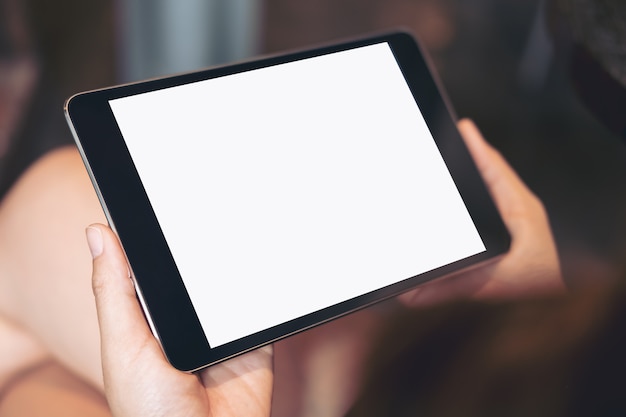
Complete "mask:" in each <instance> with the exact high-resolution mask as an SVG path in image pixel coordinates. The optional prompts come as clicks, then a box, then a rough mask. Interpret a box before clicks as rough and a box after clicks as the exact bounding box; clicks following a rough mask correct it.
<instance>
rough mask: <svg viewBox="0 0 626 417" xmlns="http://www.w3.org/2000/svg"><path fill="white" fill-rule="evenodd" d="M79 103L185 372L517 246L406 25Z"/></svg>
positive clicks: (149, 297)
mask: <svg viewBox="0 0 626 417" xmlns="http://www.w3.org/2000/svg"><path fill="white" fill-rule="evenodd" d="M66 113H67V117H68V121H69V122H70V125H71V127H72V130H73V133H74V135H75V138H76V141H77V143H78V146H79V148H80V149H81V153H82V155H83V158H84V161H85V164H86V166H87V168H88V170H89V172H90V175H91V177H92V181H93V183H94V186H95V188H96V190H97V192H98V195H99V196H100V199H101V202H102V204H103V207H104V209H105V213H106V214H107V217H108V220H109V222H110V224H111V226H112V227H113V228H114V229H115V231H116V232H117V234H118V236H119V238H120V241H121V243H122V245H123V247H124V251H125V254H126V257H127V259H128V261H129V264H130V267H131V269H132V274H133V279H134V280H135V283H136V288H137V293H138V294H139V297H140V299H141V301H142V304H143V308H144V311H145V313H146V316H147V317H148V320H149V321H150V324H151V326H152V330H153V332H154V334H155V335H156V336H157V338H158V339H159V341H160V343H161V346H162V348H163V350H164V352H165V354H166V355H167V357H168V359H169V360H170V362H171V363H172V364H173V365H174V366H176V367H177V368H179V369H182V370H186V371H193V370H196V369H200V368H202V367H205V366H207V365H210V364H213V363H216V362H218V361H221V360H223V359H226V358H229V357H232V356H234V355H237V354H240V353H242V352H245V351H249V350H252V349H254V348H256V347H259V346H262V345H265V344H268V343H271V342H272V341H274V340H277V339H280V338H282V337H285V336H287V335H289V334H293V333H295V332H298V331H301V330H304V329H306V328H309V327H312V326H315V325H317V324H320V323H323V322H325V321H328V320H331V319H333V318H335V317H339V316H342V315H344V314H347V313H349V312H351V311H354V310H356V309H359V308H362V307H365V306H367V305H370V304H372V303H374V302H377V301H380V300H382V299H385V298H388V297H391V296H393V295H397V294H399V293H401V292H404V291H406V290H408V289H411V288H413V287H415V286H416V285H419V284H421V283H424V282H426V281H429V280H432V279H434V278H437V277H440V276H443V275H447V274H450V273H453V272H455V271H459V270H461V269H463V268H466V267H470V266H475V265H476V264H478V263H482V262H488V261H490V260H492V259H494V258H495V257H498V256H500V255H501V254H503V253H504V252H506V250H507V248H508V244H509V238H508V234H507V233H506V230H505V228H504V225H503V224H502V222H501V220H500V218H499V215H498V213H497V211H496V209H495V206H494V205H493V203H492V202H491V200H490V197H489V194H488V192H487V190H486V188H485V186H484V184H483V183H482V180H481V179H480V176H479V174H478V171H477V170H476V168H475V166H474V164H473V162H472V160H471V158H470V156H469V154H468V152H467V149H466V148H465V146H464V144H463V142H462V140H461V138H460V136H459V133H458V131H457V129H456V126H455V121H454V119H453V117H452V116H451V115H450V113H449V111H448V109H447V107H446V105H445V103H444V100H443V99H442V96H441V94H440V92H439V89H438V88H437V86H436V83H435V81H434V80H433V77H432V75H431V73H430V71H429V69H428V66H427V64H426V61H425V59H424V58H423V56H422V54H421V53H420V50H419V48H418V46H417V45H416V43H415V42H414V40H413V39H412V38H411V37H410V36H408V35H406V34H402V33H395V34H389V35H383V36H377V37H374V38H369V39H365V40H358V41H353V42H349V43H345V44H341V45H333V46H328V47H323V48H318V49H314V50H310V51H303V52H297V53H292V54H288V55H283V56H274V57H269V58H264V59H260V60H257V61H252V62H246V63H241V64H237V65H234V66H229V67H221V68H214V69H209V70H206V71H201V72H197V73H192V74H185V75H180V76H176V77H170V78H165V79H159V80H152V81H147V82H144V83H138V84H131V85H126V86H120V87H114V88H110V89H105V90H98V91H93V92H88V93H83V94H79V95H76V96H74V97H72V98H71V99H70V100H69V101H68V103H67V105H66Z"/></svg>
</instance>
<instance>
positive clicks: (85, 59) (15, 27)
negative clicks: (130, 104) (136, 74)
mask: <svg viewBox="0 0 626 417" xmlns="http://www.w3.org/2000/svg"><path fill="white" fill-rule="evenodd" d="M0 18H1V19H2V22H3V23H4V22H10V26H11V27H10V30H8V29H9V28H8V27H7V28H5V30H3V31H2V32H3V34H2V35H3V36H0V54H2V57H3V58H4V59H11V55H15V54H16V51H19V53H20V54H28V55H30V56H32V57H33V62H34V63H35V65H36V68H37V73H38V77H37V80H36V83H35V86H34V89H33V92H32V93H31V96H30V99H29V100H28V103H27V104H26V106H25V107H24V109H23V113H24V114H22V116H21V118H20V124H19V125H18V126H17V127H16V130H15V131H14V132H12V134H11V137H10V142H9V148H8V151H7V153H6V154H5V155H4V157H2V156H1V155H0V200H2V197H3V196H4V194H5V193H6V192H7V191H8V189H9V188H10V187H11V186H12V184H13V182H14V181H15V180H16V179H17V178H18V177H19V175H20V174H21V173H22V171H23V170H24V169H26V168H27V167H28V166H29V165H30V164H31V163H32V162H33V161H34V160H36V159H37V158H39V157H40V156H42V155H43V154H45V153H46V152H48V151H50V150H52V149H54V148H57V147H59V146H63V145H68V144H72V143H73V140H72V137H71V134H70V132H69V129H68V127H67V124H66V123H65V120H64V116H63V102H64V101H65V99H66V98H68V97H69V96H70V95H71V94H74V93H77V92H79V91H82V90H88V89H93V88H97V87H104V86H107V85H111V84H113V83H114V81H115V61H114V43H115V36H113V34H114V25H113V18H114V16H113V2H112V1H111V0H98V1H83V0H56V1H53V2H49V1H45V0H24V1H20V0H0ZM6 105H15V103H7V104H6Z"/></svg>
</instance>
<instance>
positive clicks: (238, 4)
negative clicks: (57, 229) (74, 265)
mask: <svg viewBox="0 0 626 417" xmlns="http://www.w3.org/2000/svg"><path fill="white" fill-rule="evenodd" d="M1 1H2V3H1V4H2V10H1V13H2V15H0V18H1V24H0V28H1V29H0V30H1V31H2V33H1V34H0V54H1V55H0V60H1V61H2V65H0V123H1V125H0V128H1V131H0V134H1V136H0V145H2V146H0V193H2V194H3V193H5V192H6V190H7V189H8V188H9V187H10V185H11V184H12V182H13V181H14V180H15V178H16V177H17V176H18V175H19V173H20V172H21V171H22V170H23V169H24V168H25V167H26V166H27V165H28V164H29V163H31V162H32V161H33V160H34V159H35V158H36V157H38V156H39V155H41V154H43V153H45V152H46V151H47V150H49V149H51V148H53V147H55V146H59V144H62V143H71V142H72V138H71V135H70V133H69V130H68V129H67V127H66V126H65V121H64V119H63V114H62V105H63V102H64V100H65V99H66V98H67V97H68V96H69V95H71V94H73V93H76V92H78V91H82V90H87V89H93V88H98V87H104V86H107V85H111V84H115V83H119V82H127V81H133V80H138V79H142V78H146V77H153V76H159V75H165V74H169V73H175V72H180V71H188V70H194V69H198V68H201V67H205V66H210V65H215V64H221V63H225V62H229V61H234V60H240V59H245V58H248V57H251V56H254V55H258V54H263V53H273V52H278V51H282V50H287V49H293V48H301V47H305V46H310V45H314V44H318V43H323V42H328V41H333V40H336V39H341V38H345V37H353V36H362V35H365V34H367V33H370V32H373V31H380V30H389V29H393V28H398V27H402V28H404V29H406V30H409V31H411V32H413V33H414V34H415V35H416V36H417V37H418V38H420V39H421V41H422V43H423V45H424V47H425V48H426V49H427V50H428V51H429V52H430V54H431V55H432V58H433V62H434V64H435V67H436V68H437V70H438V72H439V74H440V77H441V79H442V82H443V84H444V86H445V87H446V89H447V92H448V95H449V97H450V99H451V102H452V104H453V106H454V108H455V109H456V112H457V114H458V115H459V116H460V117H471V118H473V119H474V120H475V121H476V123H477V124H478V126H479V127H480V128H481V129H482V131H483V133H484V134H485V136H486V137H487V138H488V140H489V141H491V142H492V143H493V144H494V145H495V146H496V147H497V148H498V149H500V151H501V152H502V153H503V154H504V155H505V156H506V158H507V159H508V160H509V161H510V162H511V164H512V165H513V166H514V167H515V169H516V170H517V171H518V172H519V173H520V175H521V176H522V178H523V179H524V180H525V181H526V182H527V183H528V184H529V186H530V187H531V188H532V189H533V190H534V191H535V192H536V193H537V194H538V195H539V196H540V197H541V199H542V200H543V201H544V203H545V205H546V207H547V209H548V212H549V215H550V219H551V222H552V226H553V229H554V233H555V235H556V239H557V244H558V247H559V250H560V256H561V260H562V265H563V270H564V274H565V277H566V279H567V280H568V282H569V283H570V284H571V285H576V283H578V282H580V281H581V280H585V279H592V280H609V279H613V278H615V277H617V276H619V275H620V274H621V275H623V273H624V271H625V270H626V267H625V265H626V143H625V142H624V141H623V139H621V138H620V137H619V136H618V135H616V134H614V133H612V132H611V131H609V130H608V129H607V128H606V127H605V126H604V125H603V124H602V123H600V122H599V121H598V120H597V119H596V118H595V117H594V116H593V115H592V114H591V113H590V111H589V110H588V109H587V108H586V107H585V106H584V105H583V103H582V102H581V100H580V99H579V97H578V95H577V94H576V92H575V90H574V89H573V87H572V83H571V79H570V65H569V63H570V56H571V44H570V42H569V41H568V40H567V37H566V36H562V32H563V27H562V24H561V22H560V21H559V19H558V17H555V16H554V15H553V13H551V9H550V7H549V6H550V5H549V4H546V3H545V2H544V1H543V0H317V1H310V2H295V1H287V0H265V1H255V0H214V1H199V0H197V1H194V0H185V1H176V2H174V1H167V0H158V1H157V0H153V1H141V0H128V1H122V0H119V1H117V2H116V1H104V0H94V1H89V2H87V1H82V0H57V1H55V2H46V1H43V0H24V1H19V0H1ZM623 110H624V113H626V109H623ZM0 198H1V194H0ZM68 209H71V208H68Z"/></svg>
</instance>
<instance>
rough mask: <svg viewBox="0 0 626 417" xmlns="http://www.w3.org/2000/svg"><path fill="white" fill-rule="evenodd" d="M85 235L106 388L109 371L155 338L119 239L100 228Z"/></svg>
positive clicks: (121, 364)
mask: <svg viewBox="0 0 626 417" xmlns="http://www.w3.org/2000/svg"><path fill="white" fill-rule="evenodd" d="M86 235H87V242H88V244H89V249H90V251H91V254H92V257H93V273H92V285H93V293H94V296H95V300H96V310H97V313H98V323H99V326H100V339H101V348H102V365H103V368H104V377H105V384H106V380H107V371H110V370H112V369H114V368H115V367H119V366H124V363H125V362H127V361H131V360H133V358H135V357H137V356H138V355H139V353H140V350H141V349H142V348H143V347H145V346H146V344H147V343H148V344H149V342H148V341H152V339H153V338H152V334H151V332H150V329H149V328H148V325H147V323H146V321H145V318H144V315H143V312H142V310H141V307H140V305H139V302H138V301H137V297H136V294H135V288H134V285H133V282H132V281H131V279H130V269H129V267H128V264H127V262H126V257H125V255H124V252H123V250H122V248H121V246H120V243H119V240H118V239H117V236H116V235H115V234H114V233H113V231H112V230H111V229H110V228H109V227H107V226H104V225H101V224H94V225H91V226H89V227H88V228H87V230H86Z"/></svg>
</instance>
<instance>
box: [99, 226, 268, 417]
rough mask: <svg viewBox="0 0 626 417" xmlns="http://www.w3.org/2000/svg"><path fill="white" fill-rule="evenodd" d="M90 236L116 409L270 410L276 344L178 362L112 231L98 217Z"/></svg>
mask: <svg viewBox="0 0 626 417" xmlns="http://www.w3.org/2000/svg"><path fill="white" fill-rule="evenodd" d="M87 240H88V242H89V248H90V250H91V253H92V256H93V259H94V260H93V292H94V295H95V298H96V306H97V310H98V321H99V326H100V335H101V347H102V368H103V372H104V386H105V394H106V397H107V400H108V402H109V405H110V407H111V411H112V413H113V415H114V416H116V417H123V416H128V417H137V416H167V417H173V416H178V415H181V416H182V415H184V416H217V417H221V416H246V417H250V416H269V414H270V405H271V396H272V382H273V371H272V360H273V351H272V347H271V346H267V347H264V348H261V349H257V350H255V351H253V352H249V353H247V354H244V355H242V356H239V357H236V358H234V359H231V360H228V361H226V362H223V363H221V364H218V365H214V366H211V367H209V368H208V369H205V370H204V371H202V372H200V373H199V374H197V375H194V374H186V373H183V372H180V371H178V370H176V369H174V368H173V367H172V366H171V365H170V364H169V363H168V362H167V360H166V359H165V357H164V355H163V353H162V351H161V348H160V346H159V344H158V343H157V341H156V339H155V338H154V336H153V335H152V333H151V332H150V330H149V328H148V325H147V323H146V321H145V319H144V316H143V314H142V311H141V307H140V306H139V304H138V301H137V298H136V295H135V290H134V287H133V283H132V281H131V279H130V278H129V277H130V274H129V268H128V265H127V263H126V260H125V257H124V254H123V252H122V249H121V247H120V245H119V242H118V240H117V237H116V236H115V234H114V233H113V232H112V231H111V229H109V228H108V227H106V226H103V225H99V224H96V225H92V226H90V227H89V228H88V229H87Z"/></svg>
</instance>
